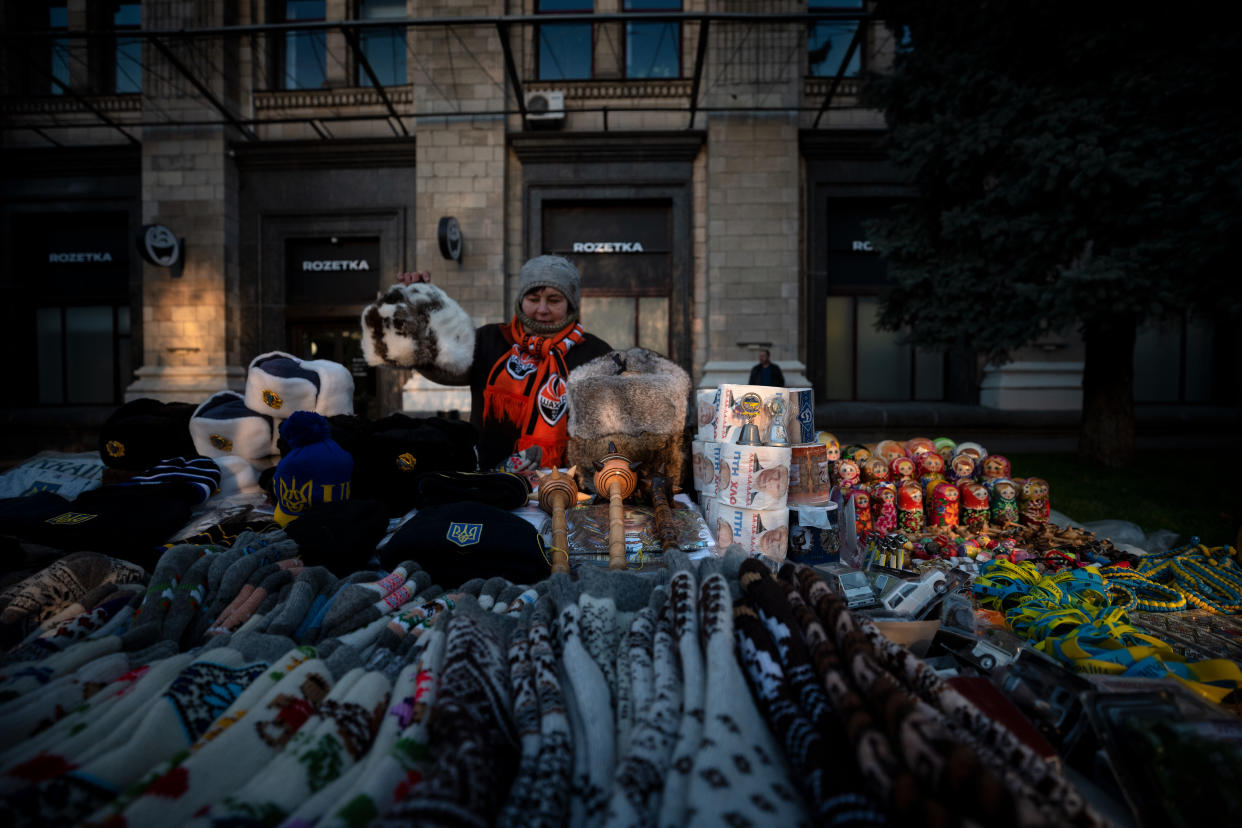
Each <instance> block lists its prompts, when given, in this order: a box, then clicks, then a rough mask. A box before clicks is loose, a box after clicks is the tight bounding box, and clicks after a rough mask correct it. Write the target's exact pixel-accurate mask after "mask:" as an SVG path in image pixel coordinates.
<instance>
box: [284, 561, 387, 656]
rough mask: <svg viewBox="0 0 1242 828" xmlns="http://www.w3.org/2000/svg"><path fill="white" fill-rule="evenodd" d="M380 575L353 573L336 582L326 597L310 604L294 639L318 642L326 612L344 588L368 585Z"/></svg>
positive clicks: (304, 642) (319, 597)
mask: <svg viewBox="0 0 1242 828" xmlns="http://www.w3.org/2000/svg"><path fill="white" fill-rule="evenodd" d="M382 575H383V573H381V572H372V571H369V570H364V571H361V572H354V573H352V574H350V575H346V576H345V577H344V578H342V579H341V580H340V581H338V582H337V584H336V586H335V587H333V589H332V590H331V594H328V595H326V598H325V596H324V595H320V596H317V597H316V598H315V600H314V601H313V602H312V603H311V608H310V609H309V610H308V611H307V617H306V619H305V620H304V621H303V622H302V624H301V625H300V626H299V627H298V629H297V632H296V633H295V634H294V638H295V639H297V641H298V643H301V644H306V643H310V642H313V641H316V640H318V639H319V638H320V636H321V635H322V633H323V620H324V618H326V617H327V615H328V610H330V609H331V608H332V604H333V602H334V601H336V599H337V598H338V597H340V595H341V593H342V592H344V591H345V588H346V587H348V586H352V585H353V584H362V583H370V582H372V581H374V580H377V579H378V578H379V577H380V576H382Z"/></svg>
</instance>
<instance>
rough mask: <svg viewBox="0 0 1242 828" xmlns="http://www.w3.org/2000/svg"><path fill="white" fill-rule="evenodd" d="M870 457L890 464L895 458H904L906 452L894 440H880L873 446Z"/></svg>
mask: <svg viewBox="0 0 1242 828" xmlns="http://www.w3.org/2000/svg"><path fill="white" fill-rule="evenodd" d="M872 456H873V457H879V458H881V459H883V460H884V462H885V463H892V462H893V459H894V458H896V457H905V456H906V450H905V448H904V447H903V446H902V445H901V443H899V442H897V441H896V440H881V441H880V442H878V443H876V444H875V452H873V453H872Z"/></svg>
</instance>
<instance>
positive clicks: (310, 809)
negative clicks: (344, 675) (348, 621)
mask: <svg viewBox="0 0 1242 828" xmlns="http://www.w3.org/2000/svg"><path fill="white" fill-rule="evenodd" d="M417 678H418V667H417V665H415V664H407V665H405V666H404V667H402V668H401V670H400V672H399V674H398V675H397V678H396V681H395V682H393V685H392V693H391V695H390V698H389V702H388V708H387V710H385V711H384V715H383V718H382V720H381V721H380V724H379V729H378V730H377V731H376V732H375V739H374V740H373V741H372V742H371V748H370V750H368V751H367V753H366V754H365V755H363V756H362V757H360V758H359V759H358V761H357V762H356V763H354V764H353V765H352V766H350V767H347V768H344V769H343V770H342V771H341V774H340V775H339V776H337V778H336V779H334V780H332V781H331V782H330V783H328V784H327V785H325V786H323V787H322V788H320V789H319V790H318V791H316V792H315V793H314V794H312V795H311V796H309V797H307V798H306V799H305V800H304V801H303V802H302V803H301V804H300V805H298V806H297V808H295V809H294V810H293V811H292V812H291V813H290V814H289V816H288V817H286V818H285V821H284V822H282V823H281V825H282V826H284V828H311V826H313V825H314V824H315V823H316V822H318V821H319V820H321V819H322V818H323V817H324V815H325V814H327V812H328V811H329V810H330V809H331V808H332V807H333V806H335V805H337V804H339V803H342V802H345V801H346V798H347V796H349V795H350V792H351V791H353V790H354V789H355V788H357V787H358V785H359V783H360V781H361V780H362V779H363V778H365V776H366V775H367V774H369V773H370V772H371V769H372V767H373V766H375V765H376V764H377V760H378V759H379V758H380V757H382V756H385V755H386V754H387V753H388V752H389V751H391V750H392V747H393V745H394V744H396V742H397V739H398V737H400V735H401V731H402V730H403V729H404V725H403V724H402V721H403V720H407V723H408V716H409V715H410V714H411V713H412V712H413V701H414V693H415V690H416V689H417V686H416V681H417Z"/></svg>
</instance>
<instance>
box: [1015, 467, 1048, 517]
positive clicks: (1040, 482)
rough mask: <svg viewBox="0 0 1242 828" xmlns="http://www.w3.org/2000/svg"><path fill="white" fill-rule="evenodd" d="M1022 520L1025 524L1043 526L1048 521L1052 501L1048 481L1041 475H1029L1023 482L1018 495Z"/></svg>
mask: <svg viewBox="0 0 1242 828" xmlns="http://www.w3.org/2000/svg"><path fill="white" fill-rule="evenodd" d="M1018 508H1019V511H1020V512H1021V513H1022V516H1021V518H1020V520H1021V521H1022V524H1023V525H1024V526H1043V525H1044V524H1045V523H1047V522H1048V516H1049V513H1050V512H1051V511H1052V503H1051V501H1049V499H1048V481H1047V480H1044V479H1043V478H1041V477H1028V478H1027V479H1026V480H1024V481H1023V482H1022V491H1021V493H1020V494H1019V495H1018Z"/></svg>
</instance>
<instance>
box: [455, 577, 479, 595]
mask: <svg viewBox="0 0 1242 828" xmlns="http://www.w3.org/2000/svg"><path fill="white" fill-rule="evenodd" d="M485 583H487V582H486V581H485V580H483V579H482V578H471V579H470V580H469V581H466V582H465V583H464V584H462V585H461V586H459V587H458V588H457V589H455V590H453V591H454V592H463V593H465V594H467V595H473V596H475V597H476V598H477V597H478V595H479V592H480V591H481V590H482V589H483V585H484V584H485Z"/></svg>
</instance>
